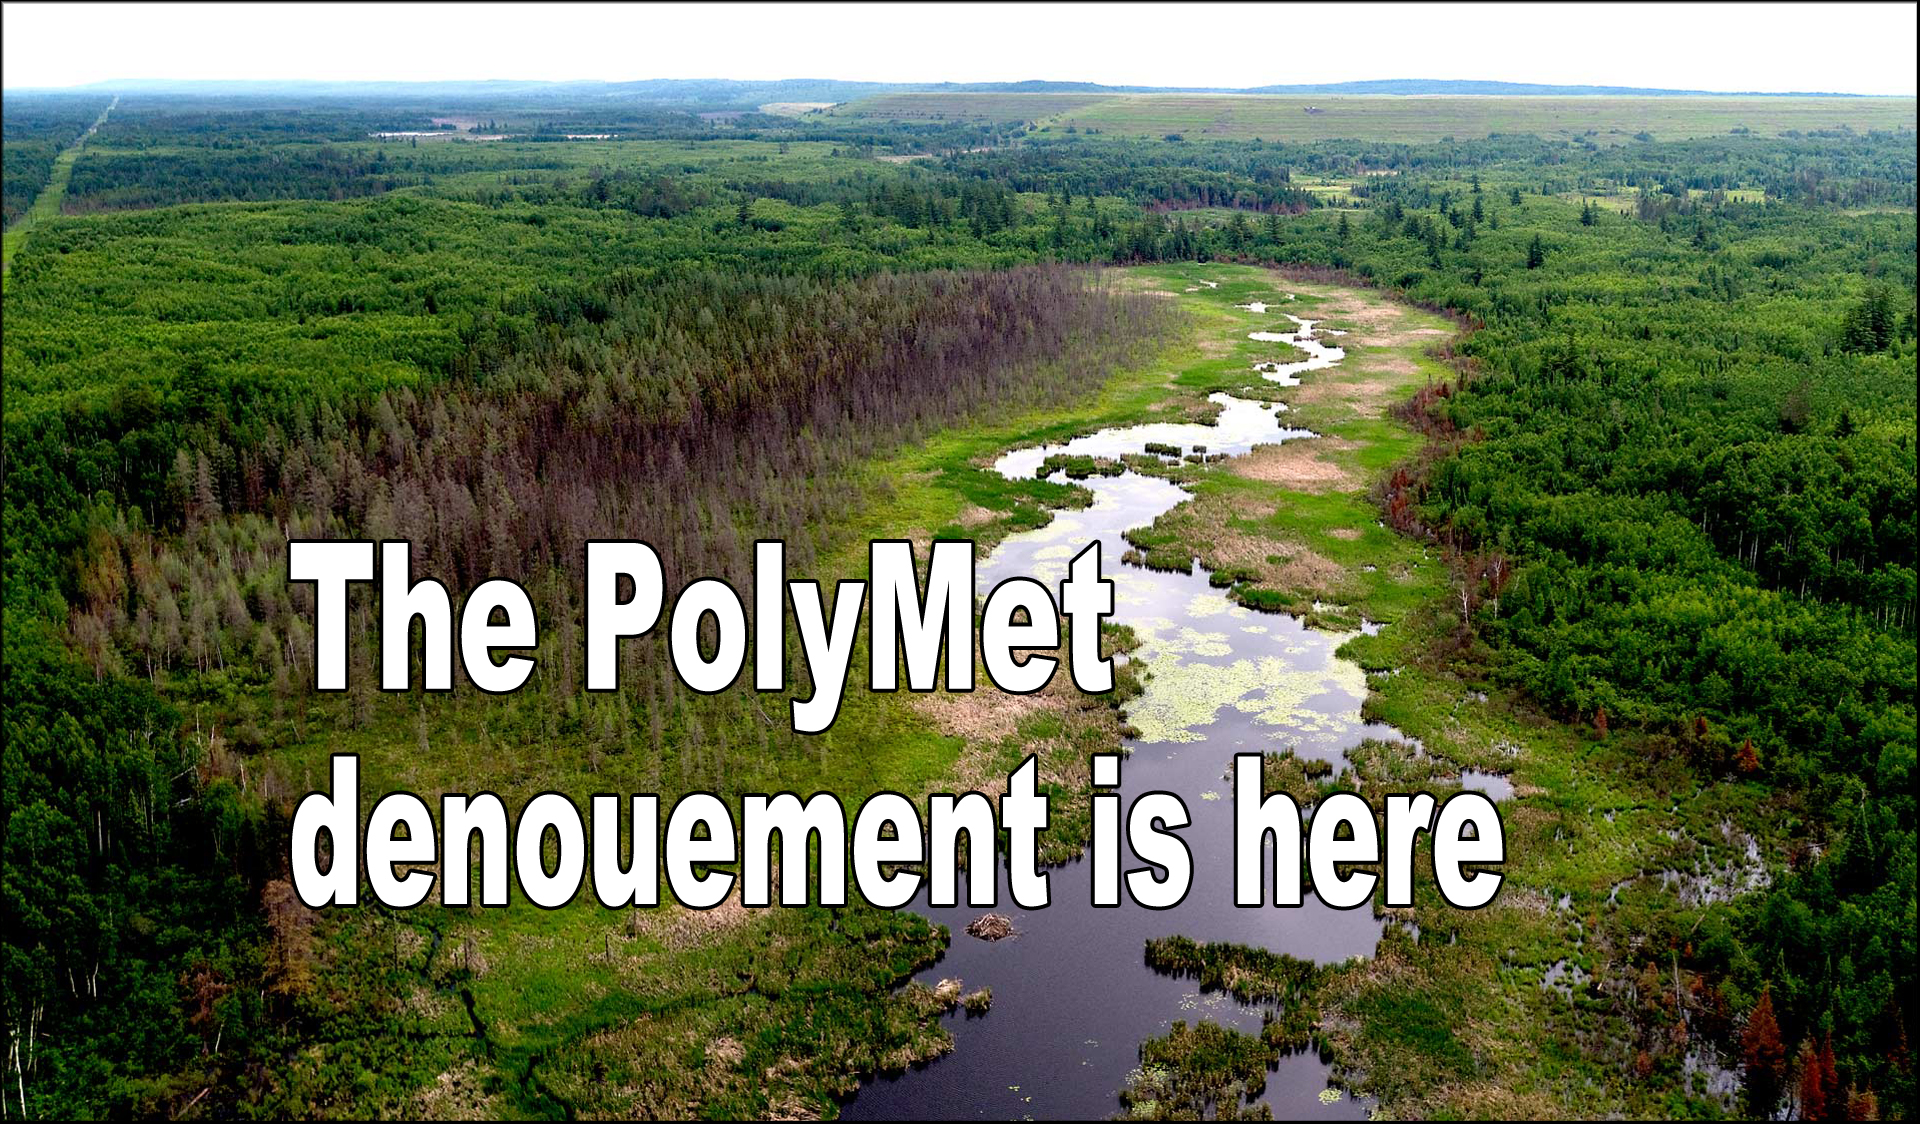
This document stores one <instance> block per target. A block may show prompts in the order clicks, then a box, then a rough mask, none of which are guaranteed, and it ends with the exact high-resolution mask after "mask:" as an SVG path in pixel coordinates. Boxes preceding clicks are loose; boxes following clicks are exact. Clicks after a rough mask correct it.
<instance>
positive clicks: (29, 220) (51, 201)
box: [0, 97, 120, 269]
mask: <svg viewBox="0 0 1920 1124" xmlns="http://www.w3.org/2000/svg"><path fill="white" fill-rule="evenodd" d="M119 104H120V99H119V98H117V97H116V98H114V99H113V101H111V102H109V103H108V104H107V108H105V109H103V110H101V111H100V116H98V117H96V118H94V121H93V124H91V125H89V126H87V131H86V132H84V133H81V134H80V136H79V137H78V138H77V139H76V140H75V141H74V142H73V143H72V144H70V145H68V146H67V147H66V149H65V150H63V151H62V152H61V153H60V155H59V156H57V157H55V158H54V161H53V174H52V175H51V176H50V177H48V179H47V186H46V187H45V188H43V189H42V190H41V192H40V194H39V195H36V196H34V199H33V206H32V207H30V208H28V210H27V213H26V214H24V215H21V216H20V221H19V222H17V223H14V224H13V229H11V230H9V231H7V233H6V238H5V240H4V246H3V248H0V269H12V268H13V255H15V254H17V253H19V252H20V247H21V246H23V245H25V244H26V241H27V235H28V233H29V232H31V231H32V230H33V228H34V227H35V226H37V225H39V224H40V223H42V222H45V221H46V220H48V219H50V218H53V217H54V216H55V215H58V214H59V213H60V203H61V201H62V200H64V199H65V198H66V197H67V180H68V179H69V178H70V177H71V176H72V175H73V162H74V161H75V160H78V159H79V158H80V149H81V148H82V147H83V146H84V145H85V144H86V143H87V138H88V137H91V136H92V135H93V134H95V133H97V132H99V131H100V126H102V125H104V124H106V123H107V114H109V113H112V112H113V107H114V106H116V105H119Z"/></svg>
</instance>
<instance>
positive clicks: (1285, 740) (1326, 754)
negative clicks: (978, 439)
mask: <svg viewBox="0 0 1920 1124" xmlns="http://www.w3.org/2000/svg"><path fill="white" fill-rule="evenodd" d="M1262 337H1267V338H1272V334H1270V333H1261V334H1260V335H1258V336H1256V337H1255V338H1262ZM1296 346H1299V347H1301V348H1302V350H1305V351H1307V353H1308V355H1309V359H1308V361H1306V362H1304V363H1294V364H1285V365H1273V364H1267V365H1263V366H1262V367H1261V373H1262V374H1263V375H1266V376H1267V377H1269V378H1275V379H1276V381H1280V380H1282V379H1287V378H1291V377H1292V376H1294V375H1296V374H1298V373H1300V372H1302V371H1309V370H1317V369H1321V368H1324V367H1327V366H1331V365H1332V364H1334V363H1337V362H1338V361H1339V360H1340V359H1341V358H1342V357H1343V356H1342V354H1341V352H1340V350H1339V349H1338V348H1323V347H1321V346H1320V345H1318V344H1317V343H1313V342H1310V341H1309V342H1302V343H1298V344H1296ZM1214 397H1215V400H1216V401H1220V402H1222V404H1223V406H1224V410H1223V413H1222V416H1221V419H1220V425H1219V426H1217V427H1215V426H1199V425H1175V424H1156V425H1149V426H1136V427H1129V428H1126V429H1114V430H1103V431H1101V432H1100V433H1097V434H1093V435H1090V436H1088V437H1082V438H1077V439H1075V440H1074V441H1073V442H1070V443H1069V444H1067V445H1065V446H1049V447H1046V448H1044V449H1025V450H1019V451H1016V452H1013V453H1009V454H1008V455H1007V456H1006V457H1004V458H1002V460H1001V462H1000V463H999V465H998V466H997V467H998V468H999V469H1000V470H1001V471H1002V472H1004V473H1006V474H1008V475H1010V476H1029V475H1031V474H1032V473H1033V471H1034V470H1035V469H1036V468H1037V467H1038V466H1039V465H1040V463H1041V462H1042V461H1043V460H1044V459H1045V458H1046V456H1047V455H1049V454H1051V453H1055V452H1061V451H1070V452H1073V453H1093V454H1099V455H1106V456H1114V455H1118V454H1120V453H1137V452H1140V451H1141V447H1142V445H1144V443H1146V442H1148V441H1158V442H1165V443H1169V444H1179V445H1182V446H1187V447H1190V446H1192V445H1195V444H1200V445H1205V446H1207V447H1208V450H1209V451H1210V452H1216V453H1218V452H1226V453H1233V454H1236V455H1237V454H1241V453H1245V452H1246V451H1247V450H1248V449H1251V448H1252V447H1253V446H1254V445H1257V444H1266V443H1273V442H1278V441H1283V440H1289V439H1294V438H1300V437H1307V436H1311V435H1310V434H1308V433H1306V432H1304V431H1301V430H1290V429H1284V428H1282V427H1281V425H1280V423H1279V419H1280V418H1281V417H1284V416H1285V415H1284V413H1282V412H1277V411H1272V410H1269V409H1267V408H1265V406H1263V405H1262V404H1260V403H1256V402H1250V401H1246V400H1244V399H1236V398H1231V397H1229V396H1227V395H1215V396H1214ZM1082 483H1084V484H1085V485H1086V486H1087V487H1088V488H1090V489H1091V490H1092V492H1093V493H1094V503H1093V505H1092V506H1091V507H1089V508H1087V509H1085V510H1081V511H1062V512H1059V513H1058V514H1057V516H1056V518H1055V519H1054V521H1053V522H1052V523H1051V524H1049V525H1048V526H1046V527H1044V528H1041V529H1039V530H1037V531H1032V532H1027V533H1023V534H1019V535H1015V536H1012V537H1010V538H1008V539H1006V540H1005V541H1004V542H1002V543H1001V544H1000V546H999V547H998V548H997V549H996V550H995V551H994V552H993V554H992V556H991V557H990V558H988V559H987V560H986V561H985V562H984V563H983V564H982V565H981V568H980V569H981V572H980V574H979V579H980V586H981V588H992V586H993V585H994V584H995V583H996V582H999V581H1000V580H1002V579H1004V578H1008V577H1013V576H1016V575H1031V576H1033V577H1035V578H1038V579H1039V580H1040V581H1042V582H1044V583H1046V584H1048V585H1049V586H1052V585H1054V584H1056V583H1057V582H1058V581H1060V580H1061V579H1062V578H1064V577H1065V576H1066V566H1067V563H1068V562H1069V561H1070V560H1071V559H1072V557H1073V556H1074V555H1075V554H1077V553H1078V552H1079V551H1080V550H1081V549H1082V548H1083V547H1084V546H1085V545H1086V544H1087V543H1089V542H1093V541H1096V540H1097V541H1098V542H1099V543H1100V544H1101V562H1102V569H1103V570H1104V571H1105V573H1106V575H1107V576H1108V577H1110V578H1112V579H1113V581H1114V583H1115V590H1114V597H1115V605H1114V608H1115V613H1114V617H1113V619H1114V620H1115V621H1117V622H1120V623H1123V624H1127V625H1130V626H1132V627H1133V629H1134V631H1135V633H1136V635H1137V636H1138V638H1139V639H1140V641H1141V645H1140V648H1139V649H1138V650H1137V651H1136V652H1135V653H1134V656H1133V658H1135V659H1138V660H1141V661H1143V662H1144V663H1145V665H1146V668H1147V670H1148V672H1149V673H1150V678H1149V679H1148V680H1147V683H1146V693H1145V694H1144V695H1142V696H1141V697H1139V698H1137V699H1135V700H1133V701H1132V702H1131V703H1130V704H1129V705H1128V707H1127V714H1128V720H1129V721H1130V722H1132V723H1133V724H1134V725H1135V726H1136V727H1138V728H1139V730H1140V737H1139V738H1138V739H1137V740H1134V741H1131V742H1129V743H1128V747H1129V749H1130V750H1131V755H1130V756H1128V757H1126V758H1125V759H1124V761H1123V765H1122V770H1121V785H1120V788H1119V792H1120V796H1121V808H1122V814H1121V822H1122V824H1123V825H1124V823H1125V819H1126V816H1125V809H1126V808H1127V807H1128V806H1129V805H1130V804H1131V802H1132V799H1133V797H1134V796H1136V795H1138V794H1140V793H1144V792H1149V791H1168V792H1172V793H1174V794H1176V795H1178V796H1179V797H1180V798H1181V800H1182V801H1183V802H1184V803H1185V804H1186V807H1187V811H1188V814H1189V816H1190V817H1191V818H1192V821H1193V822H1192V824H1191V825H1190V826H1188V827H1187V828H1185V829H1184V830H1182V831H1181V832H1180V833H1179V834H1180V836H1181V838H1182V839H1184V840H1185V842H1186V844H1187V847H1188V849H1189V851H1190V852H1191V854H1192V855H1193V865H1194V877H1193V886H1192V889H1191V891H1190V892H1189V893H1188V895H1187V898H1186V900H1185V901H1183V902H1182V903H1180V905H1178V906H1177V907H1175V908H1174V909H1171V910H1165V911H1154V910H1149V909H1144V908H1142V907H1140V906H1137V905H1134V904H1133V903H1132V901H1131V899H1130V898H1129V897H1128V896H1127V895H1125V894H1124V892H1123V895H1122V899H1123V904H1122V905H1121V906H1120V907H1119V908H1114V909H1095V908H1093V906H1092V904H1091V900H1092V889H1091V879H1092V866H1091V864H1090V863H1088V862H1087V861H1085V860H1084V859H1082V860H1080V861H1076V862H1072V863H1068V864H1066V865H1064V866H1057V867H1053V868H1050V870H1049V890H1050V902H1051V904H1050V905H1048V907H1047V908H1045V909H1042V910H1031V911H1028V910H1021V909H1019V908H1017V907H1015V906H1014V905H1013V897H1012V894H1011V892H1010V891H1009V890H1008V887H1007V879H1006V871H1005V868H1004V867H1000V868H998V869H997V871H996V877H997V879H998V883H999V892H998V898H999V903H1000V904H999V905H998V906H997V907H996V911H997V912H1000V913H1003V914H1006V915H1007V916H1009V917H1011V918H1012V919H1013V923H1014V926H1015V928H1016V930H1017V935H1016V936H1014V937H1012V938H1009V939H1007V940H1002V941H998V942H986V941H981V940H977V939H975V938H973V937H970V936H968V935H967V934H966V932H965V927H966V924H967V922H969V921H971V920H973V919H974V918H975V917H977V916H979V915H980V914H981V913H983V912H986V911H985V910H981V909H974V908H971V907H968V906H965V905H962V906H961V907H959V908H955V909H935V908H931V907H929V906H928V905H927V902H926V896H925V893H924V891H923V893H922V895H921V897H920V899H919V900H918V901H917V902H916V903H915V905H914V906H913V907H912V908H914V909H915V910H917V911H918V912H920V913H922V914H924V915H926V916H927V917H929V918H931V919H932V920H934V921H936V922H938V923H940V924H943V925H946V926H947V927H948V928H949V929H950V930H951V931H952V933H953V940H952V944H951V946H950V947H949V949H948V950H947V953H946V955H945V956H944V957H943V958H942V959H941V960H940V962H939V963H937V964H935V965H934V966H932V967H930V968H928V969H926V970H925V971H923V972H921V973H920V974H919V976H918V977H917V978H919V979H921V980H923V981H925V982H927V983H929V984H931V983H934V982H936V981H937V980H940V979H942V978H946V977H958V978H960V979H961V980H963V981H964V982H965V986H966V988H967V990H969V991H971V990H974V989H976V988H980V987H989V988H992V989H993V1007H992V1010H991V1011H990V1012H988V1013H987V1014H985V1015H982V1016H978V1017H969V1016H967V1015H965V1014H964V1013H960V1012H956V1013H954V1014H953V1015H950V1016H948V1017H947V1028H948V1030H949V1031H951V1032H952V1034H953V1038H954V1044H955V1048H954V1050H953V1052H952V1053H950V1054H948V1055H946V1056H945V1057H943V1058H940V1059H938V1060H936V1061H934V1062H932V1063H931V1064H929V1065H926V1066H923V1067H916V1068H915V1069H912V1070H909V1071H907V1072H906V1073H900V1074H891V1075H882V1076H880V1077H877V1078H874V1079H872V1080H870V1081H869V1082H867V1083H866V1084H865V1085H864V1086H863V1087H862V1088H861V1089H860V1091H859V1093H858V1094H857V1095H856V1096H855V1097H854V1099H852V1100H851V1101H849V1102H848V1103H847V1104H846V1105H845V1106H844V1107H843V1113H844V1115H845V1116H846V1117H847V1118H849V1119H874V1120H879V1119H893V1118H900V1117H949V1118H967V1117H979V1118H989V1119H1005V1118H1020V1117H1027V1116H1031V1117H1035V1118H1048V1117H1052V1118H1059V1117H1073V1118H1100V1117H1106V1116H1111V1115H1113V1114H1115V1113H1117V1112H1119V1111H1120V1107H1121V1106H1120V1101H1119V1091H1120V1089H1121V1088H1122V1087H1124V1086H1125V1084H1126V1082H1127V1076H1128V1073H1129V1071H1131V1070H1133V1069H1134V1068H1135V1066H1136V1065H1137V1064H1138V1050H1139V1045H1140V1043H1141V1042H1142V1041H1143V1040H1145V1039H1147V1038H1151V1037H1155V1036H1158V1035H1160V1034H1164V1033H1165V1032H1166V1031H1167V1029H1168V1027H1169V1026H1170V1025H1171V1024H1172V1023H1173V1022H1174V1021H1175V1020H1186V1021H1188V1022H1194V1021H1197V1020H1200V1019H1212V1020H1214V1021H1216V1022H1219V1023H1222V1024H1224V1025H1228V1026H1234V1027H1238V1028H1240V1029H1242V1030H1246V1031H1249V1032H1258V1030H1259V1028H1260V1024H1261V1020H1262V1014H1263V1012H1262V1010H1261V1008H1259V1007H1257V1006H1243V1005H1242V1004H1240V1003H1239V1001H1237V1000H1235V999H1234V998H1233V997H1232V996H1230V995H1226V994H1224V993H1219V992H1208V993H1202V992H1201V991H1200V989H1199V985H1198V984H1197V983H1196V982H1194V981H1192V980H1187V979H1175V978H1171V977H1168V976H1164V975H1161V974H1159V973H1157V972H1154V971H1153V970H1151V969H1149V968H1148V967H1147V966H1146V960H1145V947H1146V941H1147V940H1148V939H1149V938H1152V937H1166V936H1173V935H1176V934H1179V935H1184V936H1189V937H1192V938H1194V939H1195V940H1201V941H1230V942H1235V943H1240V944H1248V945H1256V946H1259V947H1262V948H1267V949H1271V950H1273V951H1275V952H1283V953H1288V954H1291V955H1293V956H1298V957H1302V958H1307V959H1312V960H1315V961H1317V962H1320V963H1323V964H1325V963H1335V962H1338V961H1342V960H1345V959H1347V958H1349V957H1354V956H1368V955H1371V954H1372V952H1373V950H1374V948H1375V946H1376V944H1377V943H1378V941H1379V939H1380V933H1381V924H1382V923H1381V922H1380V921H1379V920H1377V919H1375V918H1374V917H1373V916H1372V911H1371V910H1370V909H1368V908H1366V907H1361V908H1359V909H1354V910H1348V911H1341V910H1335V909H1331V908H1328V907H1327V906H1324V905H1322V904H1320V902H1319V900H1318V899H1317V898H1314V897H1313V896H1312V895H1308V897H1307V899H1306V901H1305V903H1304V904H1303V905H1302V906H1300V907H1299V908H1292V909H1279V908H1265V909H1241V908H1238V907H1236V906H1235V905H1234V904H1233V885H1232V881H1233V802H1232V787H1231V782H1230V781H1228V780H1227V779H1225V777H1224V774H1225V772H1226V771H1227V767H1228V766H1229V764H1230V763H1231V761H1232V758H1233V755H1234V754H1235V753H1237V752H1268V751H1274V750H1280V749H1286V748H1289V747H1293V748H1295V749H1296V751H1297V752H1298V754H1299V755H1300V756H1301V757H1303V758H1307V757H1311V758H1318V759H1321V760H1326V761H1331V762H1333V763H1334V764H1335V766H1336V768H1342V767H1344V764H1345V762H1344V754H1345V752H1346V750H1348V749H1349V748H1351V747H1353V746H1354V745H1356V744H1358V743H1359V742H1360V740H1361V739H1363V738H1368V737H1374V738H1388V739H1393V738H1398V737H1399V736H1400V735H1399V733H1398V732H1397V731H1395V730H1394V729H1393V728H1392V727H1389V726H1383V725H1378V724H1370V723H1366V722H1363V721H1361V719H1360V716H1359V711H1360V704H1361V701H1362V700H1363V699H1364V698H1365V696H1366V692H1367V686H1366V677H1365V675H1364V674H1363V673H1362V672H1361V670H1360V668H1359V667H1358V666H1357V665H1355V664H1353V663H1350V662H1348V661H1346V660H1341V659H1336V658H1335V657H1334V654H1333V652H1334V649H1336V648H1338V647H1339V646H1340V645H1341V644H1342V643H1343V642H1344V641H1345V640H1346V639H1347V635H1342V634H1335V633H1327V632H1317V631H1314V630H1312V629H1308V628H1305V627H1303V626H1302V625H1301V624H1300V622H1299V621H1298V620H1297V619H1296V618H1293V617H1288V616H1283V615H1279V614H1272V613H1257V612H1254V611H1252V610H1249V609H1246V608H1244V607H1241V606H1238V605H1235V604H1233V603H1232V602H1230V601H1229V600H1228V599H1227V598H1226V596H1225V595H1224V592H1223V591H1222V590H1218V589H1214V588H1212V587H1211V586H1209V584H1208V582H1207V577H1206V574H1205V572H1204V571H1202V570H1200V569H1199V568H1198V567H1197V566H1196V567H1195V569H1194V572H1193V573H1191V574H1179V573H1167V572H1156V571H1150V570H1146V569H1144V568H1141V567H1137V566H1123V565H1121V564H1120V561H1119V560H1120V556H1121V554H1122V553H1123V552H1124V551H1125V550H1126V549H1127V544H1126V543H1125V542H1124V541H1123V540H1122V539H1121V537H1120V535H1121V532H1122V531H1124V530H1126V529H1128V528H1131V527H1139V526H1144V525H1146V524H1148V523H1151V522H1152V521H1153V520H1154V519H1155V518H1156V517H1158V516H1159V515H1160V514H1161V513H1162V512H1164V511H1166V510H1168V509H1170V508H1172V507H1173V506H1174V505H1176V504H1178V503H1181V502H1183V501H1184V500H1185V499H1186V498H1187V493H1186V492H1184V491H1182V490H1181V489H1180V488H1178V487H1176V486H1175V485H1173V484H1170V483H1168V482H1166V481H1164V480H1160V479H1158V478H1155V477H1148V476H1140V475H1137V474H1134V473H1131V472H1129V473H1127V474H1125V475H1121V476H1113V477H1099V476H1096V477H1093V478H1091V479H1089V480H1086V481H1083V482H1082ZM1123 832H1124V829H1123ZM1270 849H1271V848H1269V850H1270ZM1138 865H1140V863H1139V862H1138V861H1137V860H1136V859H1135V858H1134V856H1133V855H1132V853H1131V851H1130V850H1126V851H1123V854H1122V858H1121V869H1122V870H1123V871H1124V870H1128V869H1132V868H1133V867H1135V866H1138ZM966 877H967V875H966V872H964V871H963V872H962V873H961V886H960V899H959V900H960V901H961V902H963V903H964V902H965V901H966V897H967V889H966ZM1337 1093H1338V1091H1337V1090H1329V1089H1328V1087H1327V1066H1326V1065H1325V1064H1324V1063H1323V1062H1322V1061H1321V1060H1320V1059H1319V1057H1317V1056H1316V1055H1314V1054H1311V1053H1307V1054H1295V1055H1290V1056H1287V1057H1285V1058H1282V1059H1281V1061H1280V1064H1279V1066H1278V1067H1277V1068H1276V1069H1275V1070H1274V1071H1272V1072H1270V1073H1269V1074H1268V1077H1267V1089H1266V1093H1265V1095H1264V1097H1263V1099H1264V1100H1265V1101H1266V1102H1267V1103H1268V1104H1269V1105H1271V1106H1272V1108H1273V1111H1274V1115H1275V1116H1277V1117H1282V1118H1286V1117H1302V1116H1304V1117H1313V1118H1325V1119H1349V1118H1356V1117H1360V1116H1364V1115H1365V1114H1366V1109H1367V1105H1366V1104H1365V1103H1361V1102H1356V1101H1355V1100H1354V1099H1353V1098H1351V1097H1348V1096H1345V1095H1344V1094H1339V1095H1338V1099H1328V1100H1323V1099H1322V1098H1323V1097H1326V1098H1333V1097H1334V1096H1335V1095H1336V1094H1337Z"/></svg>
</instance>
